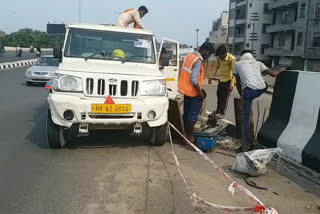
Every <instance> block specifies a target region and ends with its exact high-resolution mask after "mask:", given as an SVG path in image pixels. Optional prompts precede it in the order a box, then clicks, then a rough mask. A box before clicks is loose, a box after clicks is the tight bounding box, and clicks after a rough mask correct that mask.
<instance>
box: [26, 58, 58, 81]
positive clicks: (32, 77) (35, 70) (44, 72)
mask: <svg viewBox="0 0 320 214" xmlns="http://www.w3.org/2000/svg"><path fill="white" fill-rule="evenodd" d="M60 62H61V59H58V58H54V57H53V56H48V55H46V56H42V57H40V58H39V60H38V61H37V62H36V63H35V64H34V65H33V66H32V67H31V68H28V69H27V71H26V83H27V85H32V84H33V83H46V82H48V81H49V80H51V79H52V78H53V74H54V72H56V70H57V69H58V66H59V64H60Z"/></svg>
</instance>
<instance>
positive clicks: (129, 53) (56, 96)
mask: <svg viewBox="0 0 320 214" xmlns="http://www.w3.org/2000/svg"><path fill="white" fill-rule="evenodd" d="M167 42H169V43H171V45H169V46H168V45H167V46H168V47H169V48H171V47H174V48H173V49H174V50H175V53H174V54H171V65H169V62H168V63H167V65H165V67H164V69H163V70H162V71H160V69H159V59H158V57H157V54H156V43H155V38H154V36H153V34H152V33H151V32H149V31H146V30H136V29H126V28H118V27H112V26H103V25H83V24H81V25H70V26H68V28H67V33H66V39H65V45H64V48H63V51H61V52H60V51H57V50H55V51H54V52H55V53H54V55H55V57H57V58H59V57H62V63H61V64H60V66H59V69H58V70H57V71H56V73H55V74H54V78H53V88H52V90H51V91H50V93H49V97H48V101H49V105H50V109H49V111H48V118H47V137H48V143H49V145H50V146H51V147H52V148H61V147H64V146H66V145H67V143H68V139H69V137H70V136H75V135H78V136H79V135H88V134H89V131H90V130H92V129H131V130H132V132H133V133H134V134H138V135H140V134H142V135H143V136H144V137H146V138H148V139H149V140H150V141H151V143H152V144H153V145H156V146H161V145H163V144H164V143H165V140H166V135H167V123H168V114H167V112H168V108H169V100H168V96H169V94H168V91H167V87H166V86H167V85H166V80H168V81H170V85H171V86H172V87H173V88H172V89H171V90H170V93H171V95H170V96H175V94H176V85H177V78H178V73H179V72H178V66H179V65H178V62H177V61H176V62H174V60H172V59H173V58H174V59H175V58H176V59H179V58H178V57H179V56H178V55H179V51H178V50H179V44H178V43H177V42H175V41H173V40H167ZM162 61H163V60H162ZM168 61H169V60H168ZM172 61H173V62H172ZM165 73H167V75H165ZM173 90H174V91H173ZM172 93H173V94H174V95H172Z"/></svg>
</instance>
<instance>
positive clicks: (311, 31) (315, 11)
mask: <svg viewBox="0 0 320 214" xmlns="http://www.w3.org/2000/svg"><path fill="white" fill-rule="evenodd" d="M268 9H269V10H272V12H273V21H272V25H271V26H268V27H267V33H270V34H271V35H272V43H271V47H270V48H269V49H267V50H266V51H265V53H266V54H267V55H269V56H270V57H271V59H272V62H273V64H274V65H279V64H280V65H287V66H290V67H291V69H296V70H309V71H320V0H285V1H284V0H283V1H274V0H273V1H271V2H270V3H269V7H268Z"/></svg>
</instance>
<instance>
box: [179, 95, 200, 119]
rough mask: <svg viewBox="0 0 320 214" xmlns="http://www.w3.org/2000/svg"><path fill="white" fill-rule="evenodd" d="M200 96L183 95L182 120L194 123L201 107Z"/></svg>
mask: <svg viewBox="0 0 320 214" xmlns="http://www.w3.org/2000/svg"><path fill="white" fill-rule="evenodd" d="M202 102H203V101H202V99H201V97H188V96H186V95H184V104H183V110H184V114H183V120H184V121H185V122H190V123H196V122H197V120H198V116H199V113H200V111H201V107H202Z"/></svg>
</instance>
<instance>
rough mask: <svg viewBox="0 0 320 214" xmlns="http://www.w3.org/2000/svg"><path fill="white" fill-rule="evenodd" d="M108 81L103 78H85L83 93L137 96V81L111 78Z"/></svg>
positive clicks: (88, 94) (90, 94)
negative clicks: (110, 80)
mask: <svg viewBox="0 0 320 214" xmlns="http://www.w3.org/2000/svg"><path fill="white" fill-rule="evenodd" d="M112 80H113V81H112V83H109V82H108V80H105V79H94V78H86V80H85V84H86V85H85V89H86V90H85V93H86V95H87V96H93V97H95V96H96V97H100V96H101V97H102V96H103V97H105V96H106V95H110V96H111V97H137V96H138V91H139V81H138V80H133V81H128V80H116V79H112Z"/></svg>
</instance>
